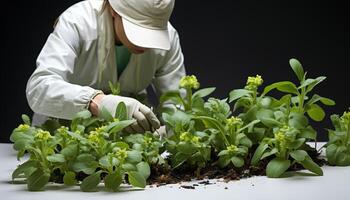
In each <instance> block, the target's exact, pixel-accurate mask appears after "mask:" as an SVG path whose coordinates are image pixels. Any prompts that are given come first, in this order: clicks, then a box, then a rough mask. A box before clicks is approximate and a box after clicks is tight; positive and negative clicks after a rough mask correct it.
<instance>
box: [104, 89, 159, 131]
mask: <svg viewBox="0 0 350 200" xmlns="http://www.w3.org/2000/svg"><path fill="white" fill-rule="evenodd" d="M120 102H124V103H125V105H126V110H127V113H128V118H129V119H131V118H134V119H136V122H134V123H133V124H131V125H130V126H129V127H127V128H125V130H126V131H127V132H134V133H135V132H137V133H144V132H145V131H152V130H154V129H158V128H159V127H160V122H159V120H158V118H157V117H156V115H155V114H154V113H153V112H152V110H151V109H150V108H148V107H147V106H145V105H143V104H142V103H140V102H139V101H138V100H136V99H134V98H130V97H122V96H117V95H112V94H109V95H105V96H103V98H102V99H101V101H100V102H99V104H98V108H99V110H101V109H102V108H103V107H105V108H106V109H107V110H108V111H109V112H110V113H111V114H112V115H113V116H114V115H115V111H116V108H117V106H118V104H119V103H120Z"/></svg>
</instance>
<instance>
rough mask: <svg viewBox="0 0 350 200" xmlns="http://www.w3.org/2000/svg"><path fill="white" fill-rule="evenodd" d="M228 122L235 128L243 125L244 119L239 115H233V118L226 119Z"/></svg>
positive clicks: (229, 125) (228, 124) (230, 126)
mask: <svg viewBox="0 0 350 200" xmlns="http://www.w3.org/2000/svg"><path fill="white" fill-rule="evenodd" d="M226 124H227V126H228V127H229V128H234V127H235V126H242V125H243V121H242V119H241V118H239V117H234V116H232V117H231V118H228V119H226Z"/></svg>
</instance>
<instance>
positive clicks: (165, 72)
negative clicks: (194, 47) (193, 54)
mask: <svg viewBox="0 0 350 200" xmlns="http://www.w3.org/2000/svg"><path fill="white" fill-rule="evenodd" d="M169 26H170V29H172V31H171V32H170V33H171V35H170V38H171V47H170V50H169V51H167V52H166V54H165V56H164V57H163V58H162V62H161V67H160V68H159V69H158V70H157V73H156V74H155V78H154V80H153V85H154V87H155V89H156V92H157V95H158V96H160V95H162V94H163V93H165V92H167V91H170V90H177V89H179V88H178V87H179V81H180V79H181V78H182V77H183V76H185V75H186V71H185V66H184V56H183V54H182V51H181V46H180V39H179V35H178V33H177V31H176V30H175V29H174V28H173V27H172V26H171V25H169Z"/></svg>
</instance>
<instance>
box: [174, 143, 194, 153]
mask: <svg viewBox="0 0 350 200" xmlns="http://www.w3.org/2000/svg"><path fill="white" fill-rule="evenodd" d="M177 151H178V152H181V153H183V154H188V155H191V154H193V153H195V152H196V151H197V149H196V147H195V146H194V145H193V144H191V143H188V142H179V144H178V145H177Z"/></svg>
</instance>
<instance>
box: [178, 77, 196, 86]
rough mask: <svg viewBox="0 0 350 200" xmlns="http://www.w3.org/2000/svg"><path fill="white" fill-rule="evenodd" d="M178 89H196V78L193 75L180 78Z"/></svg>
mask: <svg viewBox="0 0 350 200" xmlns="http://www.w3.org/2000/svg"><path fill="white" fill-rule="evenodd" d="M180 88H185V89H198V88H199V82H198V80H197V77H196V76H194V75H191V76H184V77H182V78H181V80H180Z"/></svg>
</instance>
